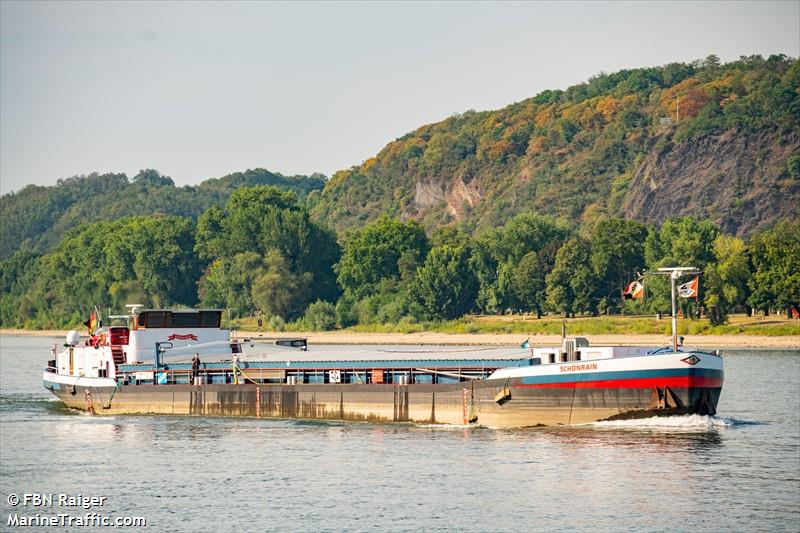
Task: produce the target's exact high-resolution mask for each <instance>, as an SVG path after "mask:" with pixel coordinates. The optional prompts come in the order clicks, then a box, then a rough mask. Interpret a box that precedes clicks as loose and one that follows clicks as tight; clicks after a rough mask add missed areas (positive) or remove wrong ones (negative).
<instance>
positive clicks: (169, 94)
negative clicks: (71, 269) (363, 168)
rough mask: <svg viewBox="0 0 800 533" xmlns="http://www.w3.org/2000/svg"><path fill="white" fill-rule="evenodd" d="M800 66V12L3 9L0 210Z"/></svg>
mask: <svg viewBox="0 0 800 533" xmlns="http://www.w3.org/2000/svg"><path fill="white" fill-rule="evenodd" d="M777 53H783V54H786V55H788V56H791V57H798V56H800V1H797V0H795V1H787V2H732V1H731V2H678V1H673V2H654V1H650V2H635V3H626V2H559V3H550V2H532V3H523V2H513V3H500V2H491V3H480V2H444V3H413V2H405V3H391V2H381V3H335V2H323V3H312V2H306V3H303V2H294V3H267V2H244V3H225V4H222V3H214V2H201V3H191V2H175V3H170V2H166V1H158V2H149V3H148V2H120V1H117V2H66V1H59V2H55V3H49V2H12V1H6V0H3V1H2V2H0V192H2V193H3V194H5V193H7V192H9V191H18V190H19V189H21V188H22V187H24V186H25V185H27V184H38V185H52V184H54V183H55V182H56V181H57V180H58V179H61V178H66V177H70V176H74V175H78V174H88V173H91V172H100V173H103V172H125V173H126V174H128V176H130V177H132V176H134V175H135V174H136V173H137V172H138V171H139V169H143V168H154V169H157V170H159V171H160V172H161V173H162V174H165V175H167V176H171V177H172V178H173V179H174V180H175V182H176V183H177V184H178V185H190V184H196V183H199V182H200V181H202V180H204V179H207V178H213V177H220V176H223V175H225V174H228V173H231V172H236V171H241V170H245V169H248V168H257V167H261V168H267V169H269V170H272V171H274V172H280V173H282V174H284V175H293V174H311V173H314V172H321V173H323V174H325V175H327V176H331V175H332V174H333V173H334V172H336V171H337V170H341V169H346V168H349V167H351V166H353V165H357V164H360V163H361V162H362V161H364V160H365V159H367V158H369V157H372V156H374V155H375V154H377V153H378V152H379V151H380V150H381V148H383V147H384V146H385V145H386V144H387V143H388V142H390V141H392V140H394V139H396V138H397V137H401V136H402V135H404V134H405V133H408V132H410V131H413V130H414V129H416V128H417V127H419V126H421V125H423V124H428V123H432V122H437V121H439V120H442V119H444V118H447V117H448V116H450V115H452V114H454V113H461V112H464V111H466V110H469V109H475V110H478V111H481V110H488V109H498V108H501V107H504V106H506V105H508V104H511V103H513V102H517V101H520V100H523V99H525V98H529V97H531V96H534V95H536V94H537V93H539V92H540V91H543V90H545V89H565V88H567V87H569V86H570V85H574V84H576V83H581V82H583V81H586V80H587V79H588V78H590V77H591V76H593V75H596V74H598V73H600V72H614V71H616V70H619V69H623V68H635V67H643V66H655V65H663V64H666V63H670V62H674V61H692V60H695V59H701V58H704V57H706V56H708V55H709V54H716V55H718V56H719V57H720V58H721V59H722V61H730V60H734V59H737V58H738V57H739V56H742V55H752V54H762V55H764V56H765V57H766V56H768V55H770V54H777Z"/></svg>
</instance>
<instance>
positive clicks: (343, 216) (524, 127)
mask: <svg viewBox="0 0 800 533" xmlns="http://www.w3.org/2000/svg"><path fill="white" fill-rule="evenodd" d="M522 211H535V212H537V213H542V214H551V215H555V216H564V217H567V218H569V219H571V220H576V221H584V222H588V223H592V221H594V220H597V219H601V218H603V217H611V216H616V217H622V218H627V219H634V220H638V221H640V222H645V223H661V222H663V221H664V220H665V219H667V218H669V217H676V216H684V215H689V216H693V217H695V218H701V219H706V218H708V219H710V220H711V221H713V222H714V223H716V224H718V225H719V226H720V227H721V228H722V229H723V230H724V231H725V232H726V233H732V234H736V235H738V236H744V235H748V234H750V233H752V232H753V231H755V230H758V229H761V228H764V227H766V226H768V225H770V224H771V223H773V222H774V221H776V220H780V219H797V218H798V213H800V63H798V61H797V60H795V59H791V58H786V57H785V56H782V55H781V56H770V57H769V58H768V59H764V58H762V57H761V56H752V57H743V58H742V59H740V60H739V61H734V62H732V63H728V64H724V65H723V64H720V63H719V60H718V59H717V58H716V57H715V56H709V57H708V58H707V59H706V60H704V61H698V62H695V63H692V64H684V63H672V64H669V65H666V66H663V67H654V68H641V69H633V70H623V71H620V72H616V73H614V74H601V75H599V76H596V77H594V78H592V79H591V80H589V81H588V82H587V83H583V84H580V85H576V86H573V87H570V88H569V89H567V90H564V91H560V90H556V91H544V92H542V93H540V94H538V95H537V96H535V97H533V98H530V99H528V100H524V101H522V102H518V103H516V104H513V105H510V106H508V107H505V108H503V109H500V110H497V111H486V112H475V111H468V112H466V113H463V114H461V115H457V116H452V117H450V118H448V119H446V120H443V121H442V122H439V123H436V124H430V125H426V126H422V127H420V128H418V129H417V130H415V131H413V132H411V133H409V134H407V135H404V136H403V137H400V138H399V139H397V140H395V141H393V142H391V143H389V144H388V145H387V146H386V147H385V148H384V149H383V150H382V151H381V152H380V153H379V154H378V155H377V156H376V157H373V158H370V159H368V160H367V161H364V162H363V163H362V164H361V165H358V166H354V167H352V168H350V169H348V170H343V171H340V172H337V173H336V174H335V175H334V176H333V177H332V178H331V179H330V181H328V183H327V184H326V185H325V188H324V190H323V191H322V193H321V195H320V196H319V198H317V199H316V205H315V207H314V210H313V213H314V215H315V216H316V217H317V218H319V219H323V220H326V221H328V223H330V224H332V225H334V226H335V228H337V229H338V230H340V231H341V230H343V229H347V228H351V227H356V226H359V225H362V224H363V223H364V222H365V221H369V220H373V219H376V218H378V217H379V216H381V215H385V214H388V215H390V216H395V217H399V218H401V219H415V220H420V221H421V222H422V223H423V225H424V226H425V227H426V228H427V229H428V230H431V229H432V228H436V227H438V226H440V225H441V224H453V223H456V224H459V225H460V226H461V227H463V228H465V229H466V230H467V231H468V232H473V231H474V230H476V229H480V228H490V227H496V226H498V225H502V224H504V223H505V222H506V221H507V220H508V219H509V218H511V217H512V216H514V215H515V214H516V213H519V212H522Z"/></svg>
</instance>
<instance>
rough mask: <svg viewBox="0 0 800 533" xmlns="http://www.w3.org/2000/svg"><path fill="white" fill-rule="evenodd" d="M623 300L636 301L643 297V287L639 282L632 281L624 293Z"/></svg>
mask: <svg viewBox="0 0 800 533" xmlns="http://www.w3.org/2000/svg"><path fill="white" fill-rule="evenodd" d="M624 296H625V299H626V300H627V299H631V300H636V299H638V298H641V297H642V296H644V285H642V284H641V283H640V282H639V281H632V282H631V283H630V284H629V285H628V288H627V289H626V290H625V293H624Z"/></svg>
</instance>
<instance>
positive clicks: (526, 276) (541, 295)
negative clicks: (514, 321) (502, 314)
mask: <svg viewBox="0 0 800 533" xmlns="http://www.w3.org/2000/svg"><path fill="white" fill-rule="evenodd" d="M543 266H544V265H543V264H542V261H541V260H540V259H539V256H538V255H537V254H536V252H528V253H527V254H525V255H524V256H522V259H520V261H519V264H518V265H517V266H516V268H515V269H514V275H513V278H512V285H513V289H514V293H515V295H516V299H517V301H518V302H519V305H520V306H521V307H522V308H523V309H525V310H528V311H531V310H532V311H536V316H537V317H538V318H542V310H543V309H544V307H545V305H546V302H547V290H546V289H547V284H546V282H545V275H546V271H545V269H544V268H543Z"/></svg>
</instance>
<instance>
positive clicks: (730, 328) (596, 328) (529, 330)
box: [232, 315, 800, 336]
mask: <svg viewBox="0 0 800 533" xmlns="http://www.w3.org/2000/svg"><path fill="white" fill-rule="evenodd" d="M562 322H566V325H567V333H568V334H569V335H606V334H634V335H636V334H638V335H669V334H670V319H669V317H662V318H661V319H660V320H658V319H656V318H655V317H652V316H648V317H640V316H637V317H633V316H631V317H623V316H611V317H605V316H602V317H600V316H598V317H580V318H570V319H564V318H561V317H543V318H541V319H537V318H536V316H521V315H515V316H466V317H462V318H459V319H456V320H448V321H436V322H417V321H414V320H409V319H407V318H406V319H403V320H400V321H399V322H397V323H393V324H360V325H357V326H352V327H350V328H346V329H345V330H344V331H352V332H355V333H421V332H433V333H460V334H464V333H466V334H470V333H514V334H520V335H560V334H561V324H562ZM291 325H292V324H289V325H288V326H291ZM232 326H233V327H234V328H235V329H238V330H240V331H274V330H270V329H268V328H267V327H266V322H265V323H264V326H263V327H262V328H259V327H258V323H257V320H256V319H255V318H242V319H237V320H235V323H234V324H232ZM294 329H295V328H291V327H288V328H285V330H286V331H292V330H294ZM678 332H679V333H680V334H682V335H767V336H791V335H797V336H800V320H789V319H786V318H785V317H779V316H769V317H760V316H753V317H748V316H746V315H736V316H732V317H730V319H729V320H728V322H727V323H726V324H724V325H721V326H712V325H711V323H710V322H709V321H708V320H707V319H698V320H688V319H680V320H679V321H678Z"/></svg>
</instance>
